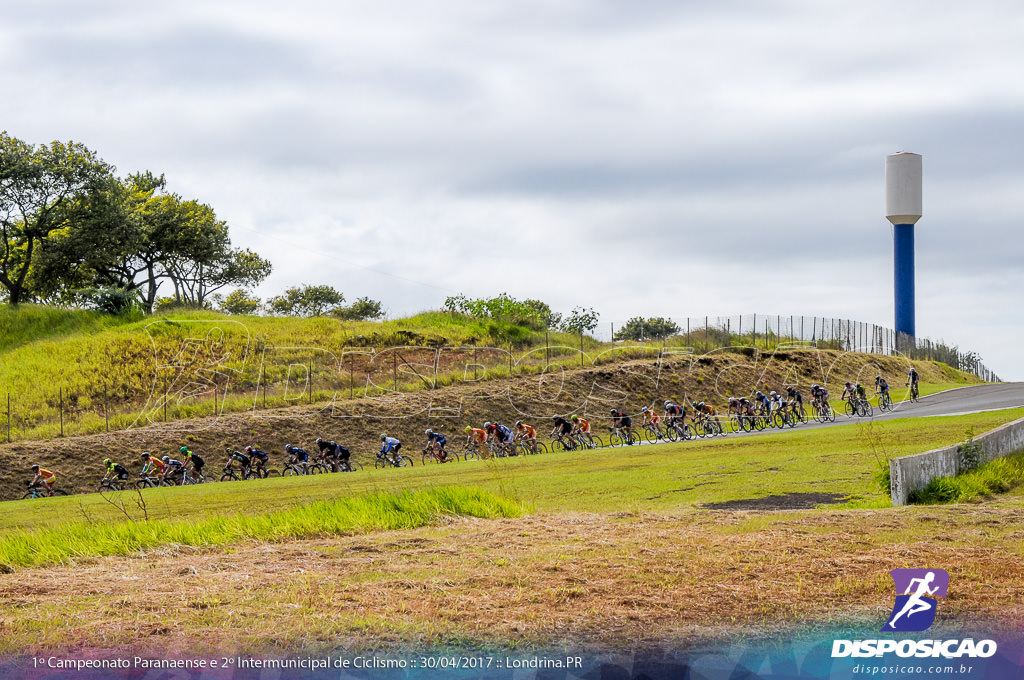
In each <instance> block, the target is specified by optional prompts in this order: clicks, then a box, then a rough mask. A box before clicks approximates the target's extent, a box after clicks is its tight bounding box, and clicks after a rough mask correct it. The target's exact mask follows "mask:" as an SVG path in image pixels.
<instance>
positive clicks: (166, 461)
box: [160, 456, 171, 463]
mask: <svg viewBox="0 0 1024 680" xmlns="http://www.w3.org/2000/svg"><path fill="white" fill-rule="evenodd" d="M160 460H162V461H163V462H165V463H170V462H171V457H170V456H164V457H163V458H161V459H160Z"/></svg>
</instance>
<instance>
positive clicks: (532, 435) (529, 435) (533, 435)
mask: <svg viewBox="0 0 1024 680" xmlns="http://www.w3.org/2000/svg"><path fill="white" fill-rule="evenodd" d="M516 441H522V442H523V443H525V444H526V445H527V446H529V447H530V450H531V451H533V452H534V453H536V452H537V430H535V429H534V428H533V426H532V425H527V424H525V423H524V422H523V421H521V420H517V421H516Z"/></svg>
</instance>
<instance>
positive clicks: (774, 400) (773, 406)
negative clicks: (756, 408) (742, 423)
mask: <svg viewBox="0 0 1024 680" xmlns="http://www.w3.org/2000/svg"><path fill="white" fill-rule="evenodd" d="M780 400H781V398H780V396H779V393H778V392H776V391H775V390H772V391H771V392H769V393H768V412H769V413H773V414H774V413H775V412H776V411H778V410H779V409H780V408H781V407H782V405H781V404H780Z"/></svg>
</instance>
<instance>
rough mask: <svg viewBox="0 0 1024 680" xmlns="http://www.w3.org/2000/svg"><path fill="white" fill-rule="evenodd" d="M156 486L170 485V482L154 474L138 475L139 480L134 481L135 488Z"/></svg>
mask: <svg viewBox="0 0 1024 680" xmlns="http://www.w3.org/2000/svg"><path fill="white" fill-rule="evenodd" d="M158 486H171V483H170V482H168V481H167V480H166V479H164V478H163V477H157V476H156V475H139V480H138V481H137V482H135V488H136V489H152V488H155V487H158Z"/></svg>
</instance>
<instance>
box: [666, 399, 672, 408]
mask: <svg viewBox="0 0 1024 680" xmlns="http://www.w3.org/2000/svg"><path fill="white" fill-rule="evenodd" d="M671 405H672V402H671V401H670V400H668V399H666V400H665V408H668V407H669V406H671Z"/></svg>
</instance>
